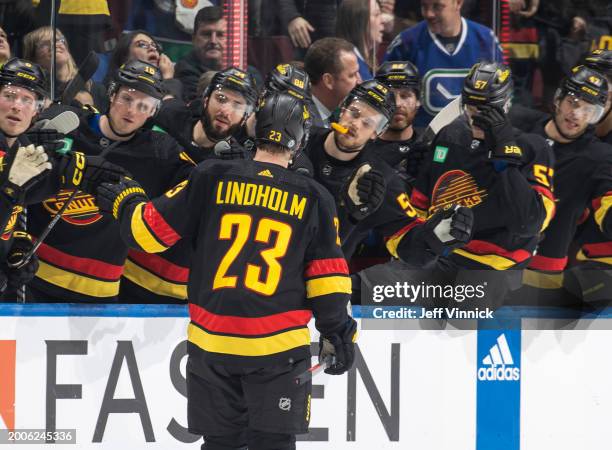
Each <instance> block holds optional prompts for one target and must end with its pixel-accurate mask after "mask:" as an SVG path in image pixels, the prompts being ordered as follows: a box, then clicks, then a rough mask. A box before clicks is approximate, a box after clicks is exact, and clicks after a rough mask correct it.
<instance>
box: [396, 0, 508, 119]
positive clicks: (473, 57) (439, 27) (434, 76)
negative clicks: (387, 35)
mask: <svg viewBox="0 0 612 450" xmlns="http://www.w3.org/2000/svg"><path fill="white" fill-rule="evenodd" d="M462 5H463V0H421V13H422V15H423V18H424V20H423V21H422V22H419V23H417V24H416V25H414V26H412V27H410V28H408V29H406V30H404V31H402V32H401V33H400V34H398V35H397V36H396V37H395V39H393V42H391V44H390V45H389V48H388V50H387V54H386V55H385V61H410V62H411V63H413V64H414V65H415V66H416V67H417V68H418V70H419V73H420V74H421V76H422V77H423V93H422V102H423V108H422V109H421V110H420V111H419V113H418V114H417V116H416V119H415V125H417V126H419V127H424V126H426V125H427V124H428V123H429V121H430V120H431V119H432V118H433V116H435V115H436V114H437V113H438V112H439V111H440V110H441V109H442V108H443V107H444V106H446V104H447V103H448V102H450V101H451V100H452V99H453V98H455V97H456V96H457V95H459V94H460V93H461V87H462V83H463V76H462V75H464V74H465V75H466V74H467V73H468V72H469V70H470V68H471V67H472V66H473V65H474V64H476V63H477V62H479V61H503V56H502V51H501V48H500V46H499V43H498V42H497V38H496V37H495V35H494V33H493V30H491V29H489V28H487V27H485V26H483V25H480V24H478V23H476V22H472V21H471V20H467V19H465V18H463V17H461V6H462Z"/></svg>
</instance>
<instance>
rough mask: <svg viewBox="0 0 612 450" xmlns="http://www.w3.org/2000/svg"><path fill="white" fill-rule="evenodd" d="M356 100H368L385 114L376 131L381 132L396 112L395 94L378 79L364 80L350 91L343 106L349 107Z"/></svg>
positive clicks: (369, 103) (367, 101)
mask: <svg viewBox="0 0 612 450" xmlns="http://www.w3.org/2000/svg"><path fill="white" fill-rule="evenodd" d="M355 100H361V101H364V102H366V103H367V104H368V105H370V106H371V107H372V108H374V109H375V110H376V111H378V112H379V113H381V114H382V115H383V117H384V120H382V121H381V123H380V124H379V125H378V127H377V129H376V133H377V134H381V133H382V132H383V131H384V130H385V128H386V127H387V125H388V124H389V121H390V120H391V118H392V117H393V113H394V112H395V96H394V95H393V92H391V89H389V86H387V85H385V84H384V83H381V82H380V81H378V80H368V81H364V82H363V83H361V84H358V85H357V86H355V87H354V88H353V90H352V91H351V92H349V95H347V96H346V98H345V99H344V101H343V102H342V105H341V108H343V109H344V108H347V107H348V106H349V105H350V104H351V103H353V102H354V101H355Z"/></svg>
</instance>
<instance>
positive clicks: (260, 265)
mask: <svg viewBox="0 0 612 450" xmlns="http://www.w3.org/2000/svg"><path fill="white" fill-rule="evenodd" d="M308 115H309V113H308V111H307V109H306V108H305V106H304V103H303V102H302V101H300V100H298V99H296V98H295V97H293V96H290V95H287V94H278V93H275V94H271V95H269V96H267V97H266V98H265V99H264V100H263V102H262V105H261V107H260V109H259V111H258V112H257V124H256V138H257V141H256V142H257V151H256V153H255V156H254V158H253V160H246V161H214V160H211V161H206V162H205V163H203V164H200V165H199V166H198V167H197V169H196V170H195V171H194V172H193V173H192V175H191V177H190V178H189V180H188V181H186V182H184V183H181V184H179V185H178V186H176V187H175V188H174V189H172V190H171V191H169V192H167V193H166V194H165V195H164V196H162V197H159V198H156V199H154V200H153V201H150V202H147V197H146V196H145V194H144V191H143V190H142V189H141V188H140V187H139V186H138V185H137V184H136V183H134V182H133V181H132V180H129V179H128V180H125V182H124V183H121V184H114V185H111V184H108V185H104V186H103V187H101V188H100V190H99V195H98V201H99V204H100V206H101V208H102V209H104V210H105V211H108V212H109V213H112V215H113V216H114V217H115V218H116V219H117V220H118V221H119V223H120V226H121V230H122V236H123V238H124V239H125V240H126V242H128V243H129V245H130V246H132V247H135V248H139V249H141V250H146V251H148V252H158V251H162V250H164V249H165V248H167V247H169V246H171V245H173V244H174V243H175V242H176V241H177V240H178V239H183V240H189V241H190V242H191V243H192V244H193V246H194V252H195V253H194V258H193V261H192V266H191V273H192V274H197V275H192V276H191V277H190V280H189V288H188V290H189V311H190V317H191V323H190V325H189V329H188V340H189V342H188V351H189V360H188V362H187V398H188V423H189V431H190V432H192V433H195V434H198V435H203V436H204V444H203V445H202V449H204V450H216V449H228V450H229V449H236V450H238V449H243V448H246V447H247V446H248V448H250V449H257V450H290V449H295V435H296V434H298V433H304V432H306V431H307V428H308V422H309V420H310V389H311V383H310V382H307V383H305V384H302V385H300V386H298V385H296V384H295V381H294V380H295V377H296V376H297V375H298V374H300V373H302V372H303V371H304V370H305V369H306V368H308V367H309V365H310V350H309V348H310V341H311V339H310V334H309V331H308V328H307V324H308V322H309V320H310V318H311V316H312V315H314V318H315V326H316V327H317V329H318V330H319V331H320V333H321V337H322V340H325V341H329V343H331V344H332V345H331V348H330V347H329V346H328V347H327V349H325V350H323V351H322V353H321V354H320V357H322V358H325V357H326V356H327V355H328V354H333V355H335V363H333V364H332V365H331V366H330V367H328V368H327V369H326V371H327V372H328V373H331V374H334V375H339V374H342V373H344V372H346V371H347V370H348V369H349V368H350V367H351V365H352V363H353V359H354V344H353V342H354V341H355V338H356V322H355V321H354V320H353V319H352V318H350V317H349V316H348V315H347V311H346V305H347V301H348V294H349V293H350V280H349V277H348V268H347V263H346V261H345V259H344V257H343V255H342V251H341V249H340V243H339V238H338V234H337V217H336V212H335V206H334V201H333V199H332V197H331V196H330V194H329V193H328V192H327V191H326V190H325V189H324V188H323V187H322V186H320V185H319V184H318V183H316V182H315V181H313V180H312V179H310V178H307V177H303V176H300V175H296V174H294V173H292V172H289V171H288V170H287V165H288V163H289V160H290V158H291V153H292V152H294V151H296V150H297V149H298V148H299V146H300V145H302V143H303V141H304V138H305V136H306V133H307V129H306V122H307V120H308ZM279 399H280V400H279ZM279 402H280V403H279Z"/></svg>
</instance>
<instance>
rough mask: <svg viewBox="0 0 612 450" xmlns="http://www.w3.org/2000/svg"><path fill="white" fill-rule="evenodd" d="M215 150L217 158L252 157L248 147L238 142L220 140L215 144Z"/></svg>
mask: <svg viewBox="0 0 612 450" xmlns="http://www.w3.org/2000/svg"><path fill="white" fill-rule="evenodd" d="M214 152H215V156H216V157H217V158H219V159H224V160H231V159H251V155H250V154H249V152H248V151H247V149H246V148H244V147H243V146H242V145H240V144H238V143H237V142H232V143H229V142H227V141H219V142H217V143H216V144H215V147H214Z"/></svg>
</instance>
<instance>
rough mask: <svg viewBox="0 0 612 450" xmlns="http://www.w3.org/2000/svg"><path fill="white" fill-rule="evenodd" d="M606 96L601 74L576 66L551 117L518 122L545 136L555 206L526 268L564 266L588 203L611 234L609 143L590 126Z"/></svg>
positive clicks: (535, 278) (533, 281)
mask: <svg viewBox="0 0 612 450" xmlns="http://www.w3.org/2000/svg"><path fill="white" fill-rule="evenodd" d="M607 97H608V84H607V82H606V80H605V77H604V76H603V75H602V74H600V73H599V72H595V71H593V70H591V69H589V68H587V67H584V66H577V67H575V68H574V69H572V73H571V74H570V75H569V76H568V77H567V78H565V79H564V80H563V81H562V82H561V85H560V87H559V89H558V91H557V94H556V95H555V111H554V113H553V115H552V117H546V118H544V119H543V120H540V121H539V122H536V123H524V124H522V128H524V129H526V130H533V132H534V133H537V134H539V135H541V136H543V137H544V138H545V139H547V141H548V142H549V143H550V145H551V146H552V149H553V152H554V156H555V159H556V162H555V168H554V179H555V197H556V198H557V199H558V202H557V211H556V215H555V218H554V219H553V220H552V221H551V223H550V225H549V227H548V229H547V231H546V233H545V236H544V239H543V240H542V241H541V242H540V243H539V245H538V251H537V254H536V255H535V256H534V257H533V259H532V260H531V262H530V264H529V267H530V268H531V269H535V270H537V271H546V272H553V273H554V272H561V271H562V270H563V269H565V267H566V265H567V261H568V250H569V245H570V243H571V241H572V239H573V238H574V236H575V233H576V228H577V224H578V221H579V219H580V217H581V216H582V214H583V212H584V210H585V209H586V208H587V207H588V206H589V205H592V206H593V216H594V218H595V221H596V223H597V225H598V227H599V228H600V230H601V231H602V233H604V235H606V236H607V237H612V215H611V214H608V207H609V205H610V204H612V202H611V199H612V148H610V146H608V145H606V144H604V143H602V142H601V141H599V140H598V139H597V137H596V136H595V133H594V126H593V125H595V124H596V123H597V122H599V120H600V119H601V118H602V117H603V113H604V108H605V105H606V100H607ZM526 277H527V278H526V281H527V282H528V284H530V285H534V286H537V287H539V286H541V283H540V280H541V279H542V277H541V276H540V275H538V274H537V273H535V272H529V273H526ZM549 278H550V277H549Z"/></svg>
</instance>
